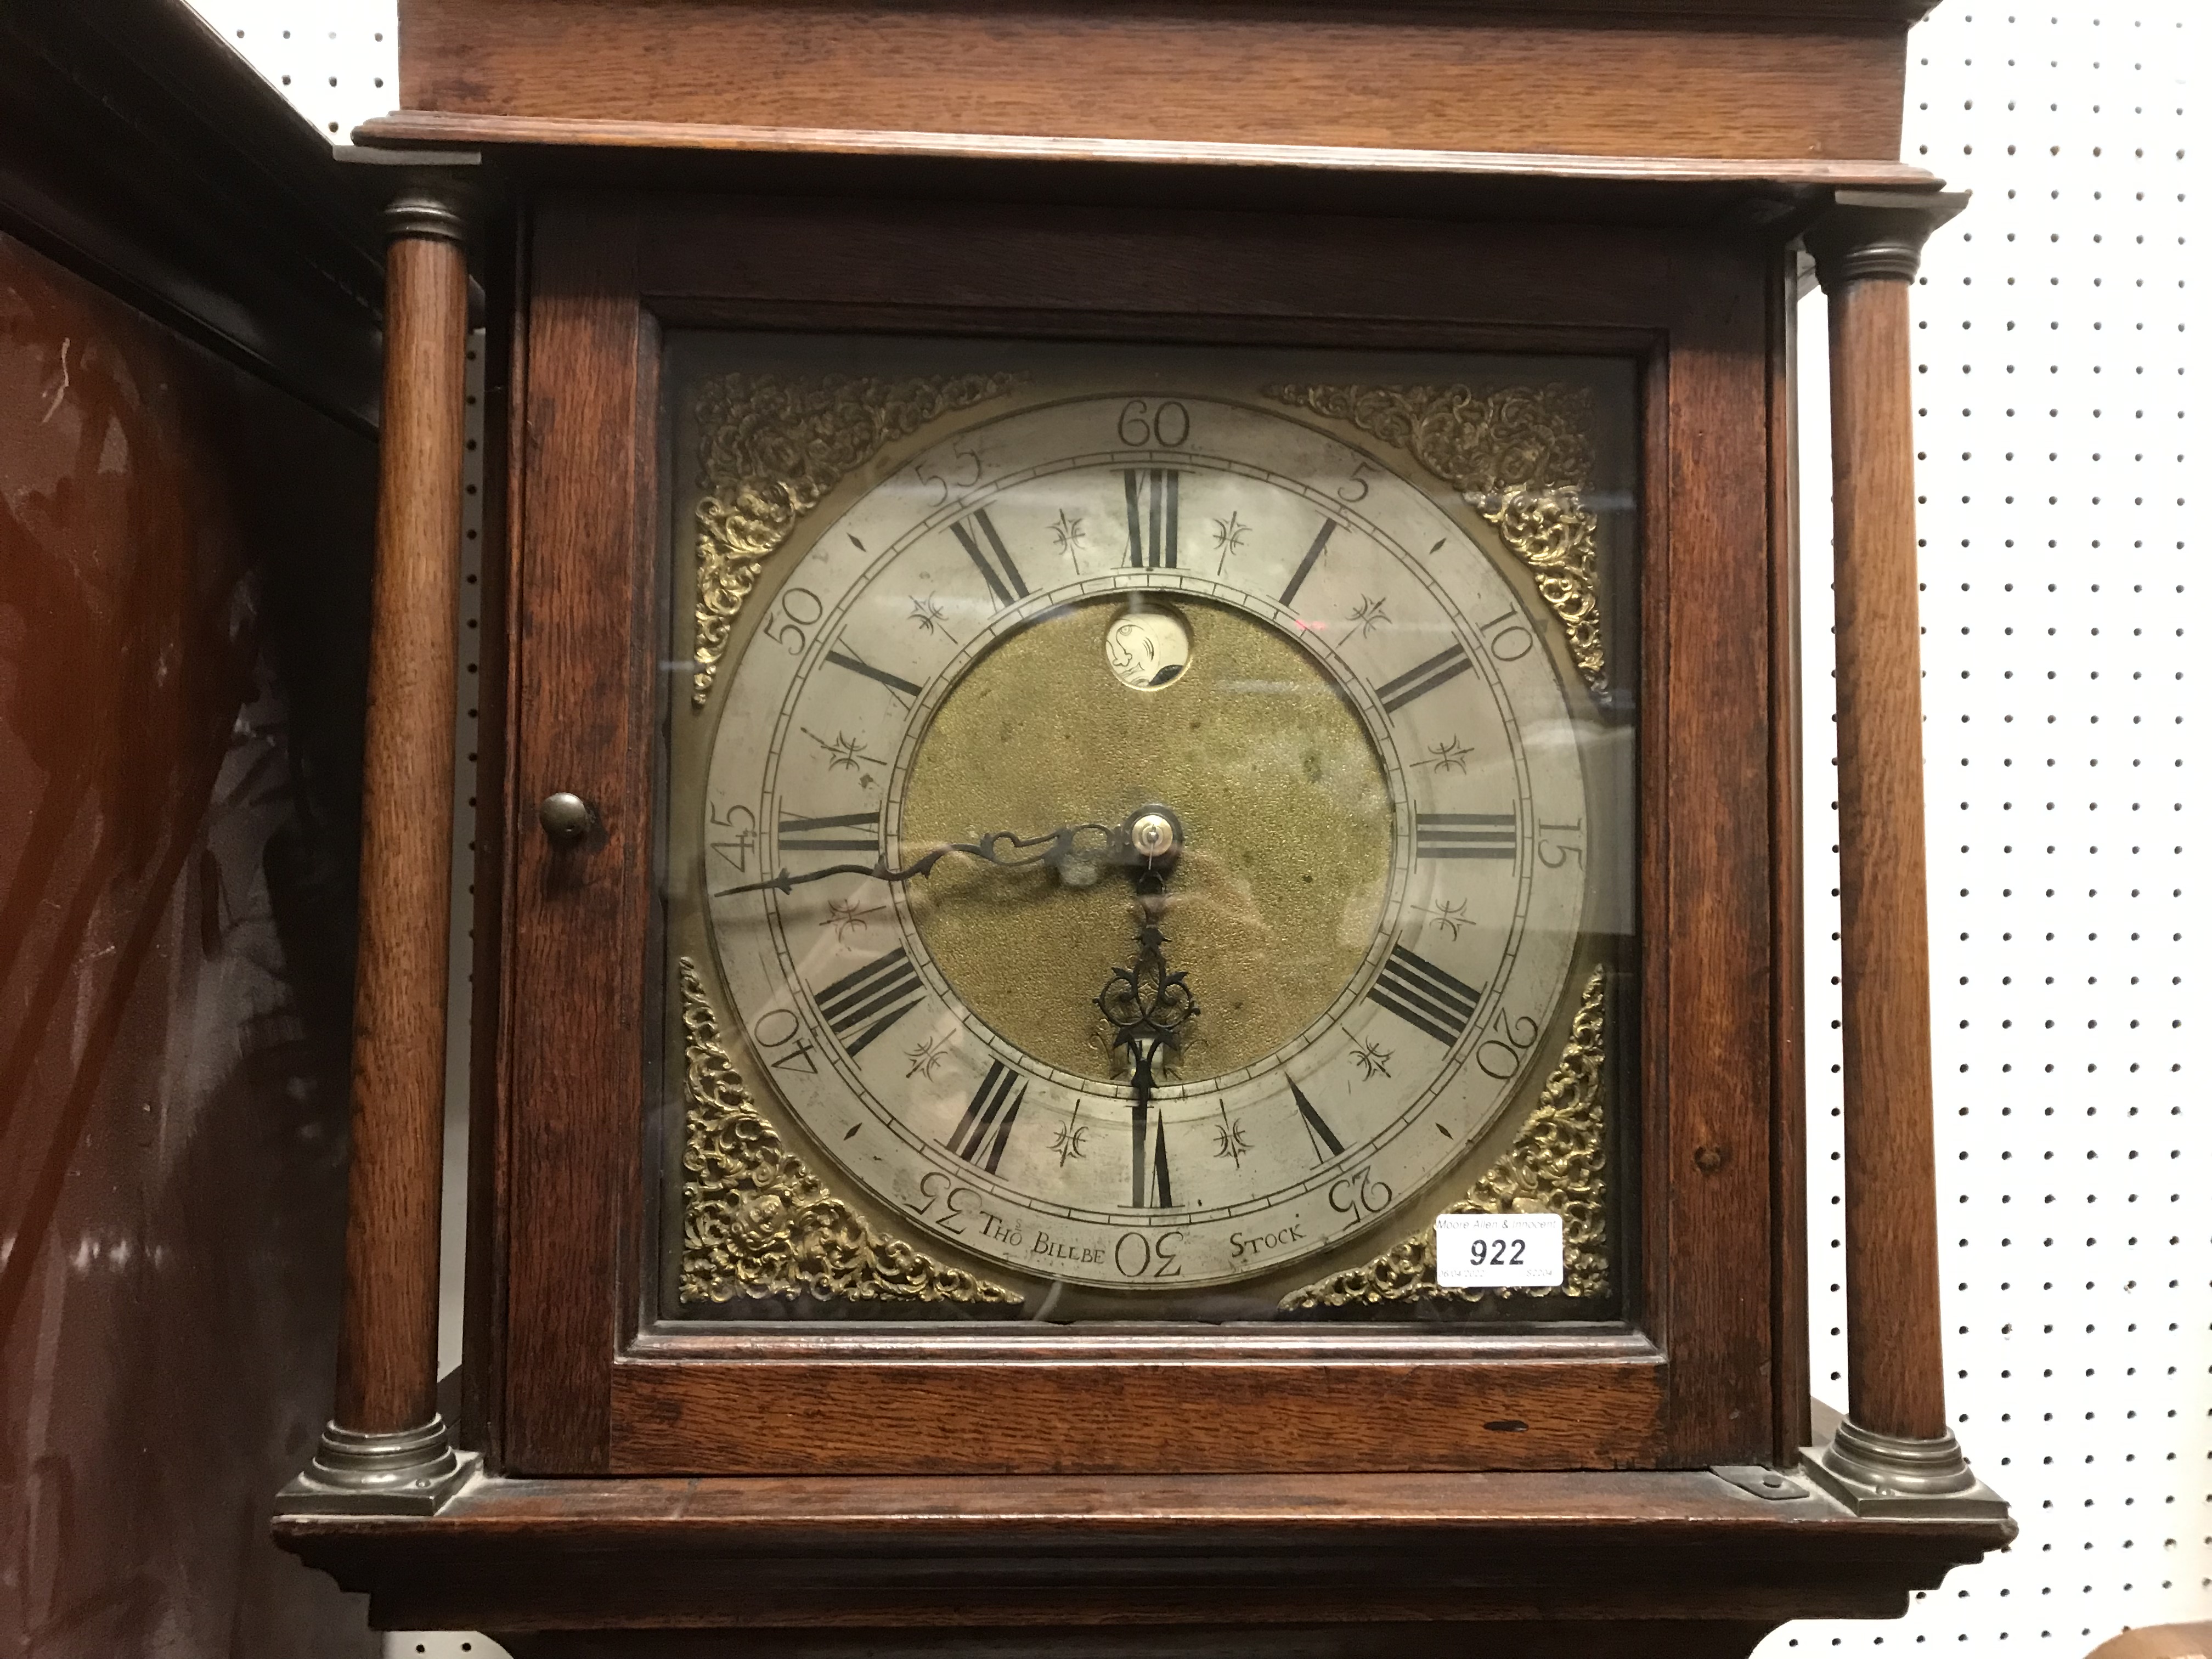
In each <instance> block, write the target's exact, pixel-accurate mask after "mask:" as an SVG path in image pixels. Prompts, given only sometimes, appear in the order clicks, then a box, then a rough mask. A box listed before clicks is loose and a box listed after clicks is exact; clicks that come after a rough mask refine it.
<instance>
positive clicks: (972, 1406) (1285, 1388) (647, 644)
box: [502, 195, 1775, 1474]
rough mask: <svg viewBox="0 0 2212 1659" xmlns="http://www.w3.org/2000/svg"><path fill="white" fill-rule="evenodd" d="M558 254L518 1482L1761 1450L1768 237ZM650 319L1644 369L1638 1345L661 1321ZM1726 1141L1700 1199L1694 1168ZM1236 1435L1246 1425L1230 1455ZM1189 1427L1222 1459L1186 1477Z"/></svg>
mask: <svg viewBox="0 0 2212 1659" xmlns="http://www.w3.org/2000/svg"><path fill="white" fill-rule="evenodd" d="M535 234H536V251H535V254H534V262H533V263H534V273H533V277H534V280H533V286H532V293H531V295H530V298H529V301H528V305H529V308H530V319H529V322H528V326H527V331H526V332H527V338H528V343H529V353H530V363H531V370H532V373H531V382H530V390H529V394H528V398H527V400H526V414H525V416H524V418H523V420H522V421H521V422H519V423H520V424H521V425H522V426H523V428H524V431H523V433H522V435H521V441H522V443H523V445H524V447H525V461H524V466H523V478H522V481H521V484H520V494H521V498H522V506H521V509H520V510H521V513H522V516H523V531H522V533H521V535H520V538H519V539H518V541H517V544H516V552H515V558H516V569H515V573H514V580H515V592H516V599H515V601H514V605H513V616H514V628H515V654H516V662H515V665H514V670H513V681H514V684H515V686H516V697H515V706H514V708H513V711H512V714H511V724H512V730H513V741H514V744H515V758H514V761H513V776H514V780H515V785H514V787H515V796H514V799H515V801H516V802H517V806H516V808H515V812H516V814H517V816H518V823H520V813H521V810H522V808H521V805H520V804H522V803H527V802H532V801H534V800H536V799H538V797H539V796H540V795H542V794H543V793H546V792H548V791H550V790H552V789H557V788H564V787H565V788H575V789H576V790H577V791H578V793H583V794H585V795H586V798H587V799H592V800H593V801H594V803H595V805H599V809H600V819H601V822H600V824H599V828H598V829H597V830H596V831H595V832H594V835H593V836H592V838H591V839H590V840H589V841H588V842H586V843H585V844H584V845H583V846H581V847H579V848H569V849H565V850H557V849H555V848H552V847H551V846H550V843H548V842H545V841H544V838H543V837H539V836H534V835H529V834H525V833H522V831H521V829H518V830H517V832H516V836H515V840H516V847H515V856H514V860H513V873H512V876H511V878H510V883H509V891H510V893H511V895H512V898H513V911H512V913H511V914H510V915H509V917H508V919H507V933H508V937H509V939H510V942H511V943H510V955H509V961H510V969H509V974H510V977H509V981H508V983H507V987H506V991H505V994H506V998H507V1003H506V1006H507V1018H508V1020H509V1022H510V1042H509V1044H508V1048H507V1053H506V1055H505V1058H504V1060H503V1062H502V1064H503V1067H504V1072H505V1078H506V1084H507V1087H506V1089H505V1091H504V1098H505V1099H506V1101H507V1113H508V1131H507V1133H508V1141H507V1146H508V1173H507V1217H506V1219H507V1231H506V1237H505V1258H506V1263H505V1265H506V1272H507V1302H506V1306H505V1308H504V1310H502V1312H503V1315H504V1319H505V1324H506V1344H507V1369H506V1374H505V1377H504V1383H503V1394H504V1414H503V1420H504V1425H505V1429H506V1437H505V1456H506V1462H507V1466H508V1467H509V1468H511V1469H513V1471H515V1472H518V1473H532V1474H584V1473H593V1472H605V1471H613V1472H621V1473H645V1472H663V1473H700V1474H704V1473H748V1474H764V1473H800V1472H815V1473H830V1472H840V1473H858V1472H864V1471H866V1472H893V1471H896V1472H910V1473H930V1472H945V1471H952V1470H965V1471H970V1472H975V1471H987V1470H1001V1471H1006V1472H1030V1473H1043V1472H1051V1471H1069V1470H1087V1471H1099V1472H1106V1471H1143V1470H1154V1471H1158V1470H1187V1469H1189V1468H1194V1467H1196V1466H1198V1465H1199V1464H1202V1466H1203V1467H1206V1468H1219V1469H1224V1470H1231V1469H1234V1470H1258V1469H1275V1470H1279V1471H1285V1472H1289V1471H1319V1470H1328V1469H1342V1468H1437V1469H1447V1468H1576V1467H1581V1468H1631V1467H1670V1466H1672V1467H1680V1466H1685V1465H1687V1466H1695V1465H1700V1464H1705V1463H1709V1462H1747V1461H1755V1460H1758V1459H1759V1458H1762V1457H1764V1456H1765V1455H1767V1449H1768V1445H1769V1442H1770V1439H1771V1434H1770V1429H1769V1425H1771V1422H1772V1420H1773V1416H1774V1411H1775V1407H1774V1404H1773V1402H1772V1401H1771V1399H1770V1397H1769V1390H1770V1389H1771V1385H1772V1377H1773V1370H1772V1367H1771V1331H1772V1329H1773V1317H1774V1314H1773V1309H1772V1307H1771V1296H1770V1288H1771V1283H1772V1281H1773V1274H1772V1272H1771V1261H1772V1259H1773V1242H1772V1240H1771V1237H1770V1236H1769V1224H1770V1219H1771V1206H1770V1201H1769V1200H1770V1194H1769V1184H1768V1169H1767V1158H1768V1153H1769V1150H1770V1137H1769V1133H1768V1119H1769V1110H1770V1097H1771V1084H1772V1079H1771V1076H1770V1071H1771V1030H1770V1021H1769V1014H1770V985H1771V979H1770V976H1769V975H1768V971H1767V970H1768V968H1769V966H1770V957H1771V928H1770V926H1769V922H1770V917H1771V903H1770V895H1769V892H1768V887H1767V883H1768V878H1769V872H1770V866H1771V842H1770V835H1771V828H1772V825H1771V820H1770V815H1769V807H1770V799H1769V780H1768V777H1767V774H1766V767H1767V757H1768V743H1767V721H1768V712H1769V711H1768V707H1767V694H1768V657H1767V649H1768V640H1767V626H1766V622H1767V617H1768V605H1767V593H1766V587H1767V583H1768V580H1769V565H1770V560H1769V556H1768V552H1769V549H1768V517H1767V514H1768V507H1767V489H1768V481H1767V477H1766V472H1767V465H1766V461H1767V456H1768V437H1767V433H1766V431H1765V410H1766V399H1765V374H1766V372H1767V369H1766V354H1765V338H1764V326H1765V325H1764V314H1765V313H1764V307H1763V306H1761V305H1760V303H1759V301H1760V299H1761V297H1762V295H1763V293H1764V290H1763V289H1762V288H1761V287H1760V283H1761V280H1762V278H1761V276H1760V273H1761V272H1762V271H1763V270H1765V264H1763V263H1762V258H1761V254H1760V252H1759V249H1758V248H1756V247H1755V246H1752V245H1750V244H1749V243H1741V244H1739V243H1734V242H1721V243H1716V242H1714V241H1713V240H1711V239H1710V238H1697V239H1693V238H1692V237H1690V236H1688V235H1686V234H1680V233H1674V232H1665V231H1577V230H1560V229H1558V228H1550V229H1542V228H1527V227H1512V226H1497V225H1486V226H1454V225H1446V224H1437V223H1428V222H1412V221H1383V220H1375V221H1364V222H1360V223H1358V225H1357V226H1353V227H1338V226H1330V225H1323V224H1316V223H1315V222H1311V221H1300V220H1296V219H1289V218H1281V219H1278V218H1262V217H1260V216H1249V215H1230V214H1206V213H1176V214H1151V215H1145V214H1137V213H1131V212H1127V211H1126V210H1123V211H1107V212H1086V213H1083V214H1081V215H1073V214H1066V213H1064V212H1056V211H1055V210H1051V209H1039V208H1023V209H1012V208H991V207H987V206H981V205H975V204H969V205H962V206H954V205H948V204H932V205H927V206H923V205H917V204H871V203H837V202H825V201H817V202H799V201H792V200H751V201H738V200H732V199H729V198H722V199H718V200H708V201H686V200H684V199H681V198H667V199H664V200H661V201H659V202H653V201H649V200H648V201H646V202H644V203H640V202H637V201H632V202H628V203H623V204H613V203H608V202H605V201H604V200H600V199H597V198H592V197H562V196H557V195H555V196H548V197H544V198H542V199H541V201H540V202H539V203H538V204H537V211H536V219H535ZM1563 256H1564V257H1563ZM661 323H665V324H667V325H671V326H673V325H685V326H691V325H725V326H731V325H742V326H752V327H763V326H766V327H789V328H804V329H812V330H822V329H826V328H836V327H840V326H847V327H858V328H866V329H876V330H884V331H903V332H909V333H917V332H928V331H938V332H957V331H965V332H972V333H979V334H991V333H1003V334H1023V333H1028V334H1036V333H1046V334H1052V335H1056V336H1060V337H1082V336H1088V337H1093V338H1112V337H1138V338H1146V339H1152V340H1159V341H1172V340H1176V339H1203V340H1209V341H1214V342H1219V343H1245V342H1266V343H1300V344H1324V345H1338V344H1342V345H1355V344H1364V345H1393V344H1395V345H1408V344H1416V343H1426V344H1431V345H1434V344H1437V343H1449V345H1451V346H1453V347H1464V348H1467V349H1504V350H1519V351H1527V350H1528V349H1540V350H1541V349H1550V350H1590V349H1607V350H1615V351H1618V350H1620V349H1623V343H1624V342H1630V341H1633V342H1636V343H1639V345H1640V346H1641V347H1642V348H1644V349H1648V350H1650V356H1649V357H1648V359H1647V362H1648V365H1649V370H1648V372H1647V374H1646V377H1645V378H1646V385H1647V394H1646V400H1647V406H1648V407H1649V408H1650V410H1652V412H1653V418H1652V419H1651V420H1650V422H1648V427H1649V430H1648V431H1647V436H1646V450H1647V453H1646V459H1645V469H1646V472H1645V476H1646V479H1647V485H1648V489H1647V500H1646V503H1645V507H1644V535H1643V538H1642V539H1643V544H1644V545H1643V551H1642V562H1643V568H1644V584H1645V587H1644V592H1645V609H1644V623H1643V627H1644V635H1643V640H1642V656H1643V661H1644V674H1643V680H1644V700H1643V707H1644V715H1643V719H1644V744H1645V749H1644V761H1643V763H1642V769H1641V773H1640V776H1641V778H1642V783H1641V785H1640V787H1641V788H1642V790H1643V791H1644V802H1643V805H1642V809H1641V810H1642V814H1643V825H1642V836H1643V843H1644V848H1645V851H1644V895H1643V897H1644V921H1643V926H1644V929H1645V940H1646V943H1645V948H1644V963H1645V972H1644V976H1643V981H1644V982H1643V998H1644V1029H1645V1036H1644V1054H1643V1073H1644V1086H1643V1091H1642V1094H1643V1106H1642V1111H1643V1121H1641V1123H1640V1124H1639V1125H1638V1127H1637V1130H1636V1134H1635V1137H1634V1140H1635V1143H1636V1144H1638V1145H1640V1146H1641V1148H1642V1156H1643V1165H1644V1170H1645V1172H1646V1174H1645V1177H1644V1182H1645V1184H1644V1191H1643V1193H1642V1194H1641V1199H1642V1202H1641V1209H1642V1218H1641V1226H1642V1239H1641V1253H1640V1260H1641V1262H1642V1264H1643V1266H1642V1273H1643V1278H1644V1283H1643V1285H1642V1286H1641V1289H1640V1293H1639V1295H1638V1297H1635V1298H1632V1302H1633V1304H1634V1305H1636V1306H1637V1307H1638V1308H1639V1309H1640V1310H1641V1318H1642V1322H1643V1326H1644V1329H1643V1330H1642V1331H1641V1332H1640V1333H1639V1332H1637V1331H1617V1332H1615V1333H1613V1334H1609V1335H1608V1334H1601V1333H1594V1334H1591V1336H1589V1338H1587V1339H1585V1340H1581V1341H1579V1342H1576V1341H1573V1340H1565V1339H1561V1338H1558V1337H1544V1338H1534V1339H1531V1338H1514V1337H1498V1338H1489V1339H1478V1340H1473V1341H1472V1342H1470V1341H1468V1340H1459V1339H1452V1340H1446V1341H1444V1342H1442V1343H1438V1342H1435V1341H1433V1340H1408V1339H1407V1336H1406V1335H1405V1334H1397V1335H1378V1334H1363V1333H1359V1332H1357V1331H1345V1330H1324V1329H1313V1328H1294V1329H1291V1330H1288V1331H1285V1332H1282V1333H1277V1332H1273V1331H1267V1332H1262V1333H1261V1334H1259V1335H1258V1336H1256V1337H1255V1336H1249V1335H1243V1334H1227V1333H1221V1332H1214V1333H1210V1334H1205V1335H1198V1336H1192V1335H1182V1334H1178V1335H1176V1336H1174V1337H1170V1338H1157V1337H1155V1338H1147V1339H1144V1340H1135V1339H1132V1338H1129V1337H1127V1336H1115V1335H1112V1334H1089V1333H1084V1332H1063V1331H1055V1332H1052V1333H1048V1334H1045V1335H1044V1336H1043V1337H1042V1339H1041V1338H1040V1337H1039V1336H1037V1335H1034V1334H1026V1335H1025V1334H1020V1333H1015V1334H1011V1335H1010V1334H1006V1333H1003V1332H989V1331H985V1332H975V1333H966V1332H963V1333H954V1334H929V1333H920V1332H907V1333H891V1334H856V1333H846V1332H840V1333H836V1334H831V1335H826V1336H825V1335H823V1334H802V1333H799V1332H796V1331H785V1332H781V1333H777V1334H750V1333H749V1334H746V1335H744V1337H741V1338H739V1339H738V1340H735V1341H732V1340H729V1339H720V1340H719V1343H720V1346H715V1345H714V1344H707V1345H702V1343H701V1342H700V1341H698V1340H696V1339H694V1340H668V1339H665V1338H662V1337H659V1336H657V1335H654V1334H651V1333H649V1332H645V1331H643V1329H642V1327H641V1315H640V1312H639V1309H640V1302H639V1298H638V1272H639V1267H638V1263H639V1260H640V1255H641V1249H643V1244H642V1241H643V1239H644V1237H645V1232H644V1230H645V1227H646V1225H647V1213H646V1212H647V1207H648V1206H647V1200H646V1198H645V1196H644V1183H643V1182H642V1181H641V1177H640V1168H641V1165H640V1158H641V1145H642V1141H643V1128H642V1125H641V1115H642V1114H643V1112H644V1102H645V1099H646V1094H645V1089H646V1083H647V1077H646V1066H647V1054H648V1051H649V1050H650V1049H652V1048H653V1047H655V1046H656V1045H655V1044H654V1043H653V1042H651V1041H649V1040H648V1037H647V1033H648V1031H650V1030H657V1027H653V1026H651V1025H650V1024H641V1023H640V1022H641V1021H648V1022H649V1020H650V1019H651V1018H653V1017H655V1011H654V1010H653V1009H650V1008H648V1006H647V1003H648V1000H650V996H651V990H650V987H648V986H647V983H646V981H647V979H648V978H650V977H651V975H650V974H649V973H648V972H647V963H648V961H649V955H648V951H649V946H650V945H651V942H652V941H651V938H650V932H651V928H652V927H653V920H652V915H651V911H652V892H653V888H652V885H651V876H652V866H653V858H654V853H653V845H654V836H653V829H652V825H651V821H650V820H651V814H652V811H653V805H652V803H653V794H652V790H653V783H654V778H653V765H654V761H653V751H654V748H655V745H654V744H653V742H652V739H651V730H652V725H651V722H652V720H653V675H654V672H655V671H656V667H657V658H658V656H659V642H660V640H661V634H660V631H659V617H658V607H659V598H658V592H657V588H656V586H655V584H656V581H657V580H658V579H657V576H656V574H655V571H656V566H657V556H656V553H655V541H656V536H655V529H656V522H655V521H656V517H657V515H659V513H663V512H665V505H664V504H659V503H656V502H655V501H653V499H652V498H653V495H654V493H655V492H654V491H653V489H652V487H651V484H650V480H651V479H652V477H653V476H654V474H653V466H654V464H655V457H656V447H657V445H658V443H659V436H658V434H657V433H656V432H655V431H654V429H653V422H654V419H655V409H656V406H657V399H658V388H657V386H656V384H655V373H656V369H655V364H654V362H653V357H652V355H651V353H650V352H649V351H648V350H647V341H648V339H649V337H650V336H651V334H652V332H653V330H654V329H655V327H657V326H658V325H659V324H661ZM1660 343H1663V345H1664V349H1663V350H1662V349H1656V347H1657V346H1658V345H1659V344H1660ZM1685 593H1687V594H1688V595H1689V598H1690V609H1689V610H1688V611H1687V613H1685V611H1684V609H1683V595H1684V594H1685ZM1670 710H1671V711H1674V712H1671V713H1670V712H1669V711H1670ZM1689 710H1696V711H1698V717H1697V718H1694V719H1692V718H1688V717H1687V716H1686V713H1685V712H1684V711H1689ZM594 790H596V791H598V793H596V794H594V793H592V791H594ZM1709 1148H1711V1149H1718V1150H1719V1151H1720V1152H1721V1164H1720V1167H1719V1168H1718V1169H1717V1170H1705V1169H1704V1168H1703V1167H1702V1166H1701V1165H1700V1164H1699V1163H1698V1162H1697V1161H1696V1160H1697V1157H1698V1154H1699V1152H1700V1151H1701V1150H1705V1149H1709ZM1708 1161H1710V1154H1709V1156H1708ZM1635 1207H1636V1206H1631V1212H1633V1210H1634V1208H1635ZM710 1356H711V1357H710ZM1192 1362H1197V1363H1192ZM1237 1422H1241V1423H1243V1424H1245V1425H1248V1426H1246V1427H1244V1428H1242V1429H1238V1430H1236V1431H1233V1432H1231V1431H1222V1428H1221V1425H1223V1424H1225V1423H1237ZM1092 1424H1101V1425H1119V1426H1118V1427H1091V1426H1089V1425H1092ZM1130 1425H1135V1427H1134V1428H1133V1429H1132V1428H1131V1427H1130ZM1200 1429H1203V1430H1205V1431H1206V1433H1205V1434H1204V1436H1203V1437H1201V1438H1200V1439H1194V1431H1197V1430H1200ZM1194 1443H1204V1444H1205V1445H1206V1452H1205V1453H1204V1454H1203V1455H1202V1457H1201V1458H1200V1459H1199V1460H1198V1463H1196V1464H1194V1459H1193V1454H1192V1452H1191V1450H1190V1447H1191V1446H1192V1445H1193V1444H1194Z"/></svg>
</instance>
